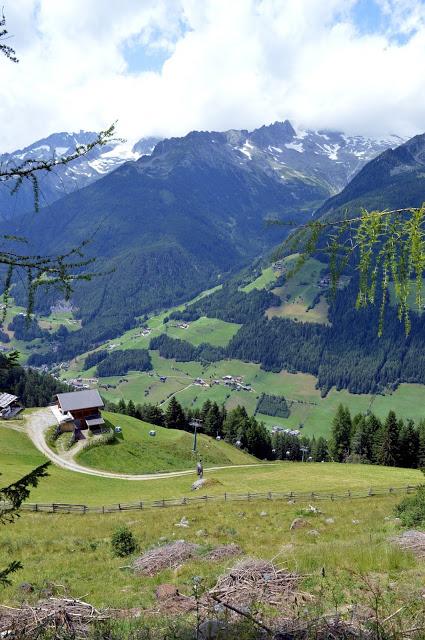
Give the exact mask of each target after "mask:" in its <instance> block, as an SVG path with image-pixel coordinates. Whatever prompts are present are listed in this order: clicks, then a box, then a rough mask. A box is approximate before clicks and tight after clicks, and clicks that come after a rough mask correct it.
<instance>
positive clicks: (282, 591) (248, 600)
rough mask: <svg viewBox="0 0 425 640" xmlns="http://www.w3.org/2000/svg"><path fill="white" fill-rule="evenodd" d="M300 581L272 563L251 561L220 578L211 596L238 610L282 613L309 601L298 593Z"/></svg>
mask: <svg viewBox="0 0 425 640" xmlns="http://www.w3.org/2000/svg"><path fill="white" fill-rule="evenodd" d="M299 580H300V576H299V575H298V574H296V573H290V572H289V571H287V570H285V569H282V568H278V567H277V566H276V565H274V564H273V563H272V562H267V561H266V560H255V559H252V558H248V559H247V560H242V561H241V562H238V564H236V565H235V566H234V567H233V569H231V570H230V571H229V572H228V573H226V574H225V575H223V576H221V577H220V578H219V579H218V581H217V584H216V585H215V587H214V588H213V589H212V590H211V591H210V594H211V596H215V597H217V598H219V600H220V601H221V602H222V603H227V604H230V605H234V606H237V607H239V608H241V607H249V606H251V605H252V604H253V603H257V604H266V605H271V606H276V607H279V608H280V609H281V610H283V609H284V608H286V607H287V606H288V605H290V604H291V603H293V602H295V600H297V601H298V602H299V601H300V600H302V599H304V600H307V599H308V596H307V594H302V593H300V592H299V591H298V590H297V587H298V584H299Z"/></svg>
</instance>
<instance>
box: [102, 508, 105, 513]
mask: <svg viewBox="0 0 425 640" xmlns="http://www.w3.org/2000/svg"><path fill="white" fill-rule="evenodd" d="M102 513H103V514H104V513H105V507H104V506H102Z"/></svg>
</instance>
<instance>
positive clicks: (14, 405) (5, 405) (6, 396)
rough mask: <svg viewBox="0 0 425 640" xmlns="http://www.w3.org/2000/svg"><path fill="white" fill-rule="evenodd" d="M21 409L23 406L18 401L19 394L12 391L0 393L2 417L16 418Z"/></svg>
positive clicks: (0, 415) (0, 413) (6, 418)
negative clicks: (16, 394)
mask: <svg viewBox="0 0 425 640" xmlns="http://www.w3.org/2000/svg"><path fill="white" fill-rule="evenodd" d="M20 411H22V406H21V405H20V404H19V402H18V396H14V395H13V394H12V393H0V418H2V419H3V420H8V419H10V418H14V417H15V416H16V415H17V414H18V413H19V412H20Z"/></svg>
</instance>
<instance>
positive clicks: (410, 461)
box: [398, 420, 419, 469]
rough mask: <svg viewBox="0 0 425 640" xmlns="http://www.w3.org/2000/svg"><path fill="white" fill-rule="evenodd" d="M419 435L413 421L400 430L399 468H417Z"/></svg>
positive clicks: (409, 421)
mask: <svg viewBox="0 0 425 640" xmlns="http://www.w3.org/2000/svg"><path fill="white" fill-rule="evenodd" d="M418 450H419V433H418V432H417V430H416V429H415V425H414V423H413V420H408V421H407V424H405V425H403V426H402V428H401V429H400V438H399V456H398V464H399V465H400V466H401V467H407V468H410V469H416V468H417V466H418Z"/></svg>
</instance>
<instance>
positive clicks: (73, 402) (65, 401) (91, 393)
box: [51, 389, 105, 431]
mask: <svg viewBox="0 0 425 640" xmlns="http://www.w3.org/2000/svg"><path fill="white" fill-rule="evenodd" d="M56 397H57V404H55V405H53V406H52V407H51V410H52V413H53V415H54V416H55V418H56V420H57V422H58V425H59V427H60V430H61V431H74V429H98V428H101V427H102V426H103V425H104V424H105V421H104V419H103V418H102V416H101V413H100V410H101V409H103V407H104V404H103V400H102V398H101V397H100V395H99V392H98V391H97V390H96V389H90V390H84V391H71V392H69V393H58V395H57V396H56Z"/></svg>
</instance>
